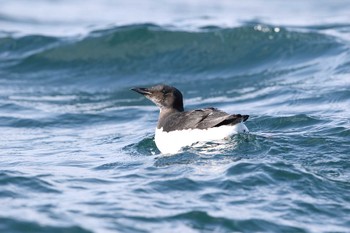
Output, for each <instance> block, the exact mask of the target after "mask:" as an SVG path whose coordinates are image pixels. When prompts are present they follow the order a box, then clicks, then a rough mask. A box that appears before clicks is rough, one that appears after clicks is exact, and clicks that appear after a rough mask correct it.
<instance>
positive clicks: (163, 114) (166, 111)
mask: <svg viewBox="0 0 350 233" xmlns="http://www.w3.org/2000/svg"><path fill="white" fill-rule="evenodd" d="M183 111H184V109H183V108H182V109H176V108H160V112H159V119H158V125H157V128H162V127H163V124H164V122H165V121H166V119H167V118H168V117H169V116H170V115H172V114H174V113H178V112H183Z"/></svg>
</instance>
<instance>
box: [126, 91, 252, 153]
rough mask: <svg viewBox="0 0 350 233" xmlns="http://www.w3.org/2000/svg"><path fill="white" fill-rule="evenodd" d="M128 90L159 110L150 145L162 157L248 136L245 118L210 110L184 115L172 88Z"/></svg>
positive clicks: (188, 112) (182, 107)
mask: <svg viewBox="0 0 350 233" xmlns="http://www.w3.org/2000/svg"><path fill="white" fill-rule="evenodd" d="M131 90H132V91H135V92H137V93H139V94H141V95H143V96H144V97H146V98H147V99H149V100H151V101H152V102H153V103H154V104H155V105H157V106H158V108H159V110H160V113H159V118H158V123H157V127H156V130H155V137H154V141H155V144H156V146H157V148H158V149H159V151H160V152H161V153H162V154H176V153H178V152H180V151H181V150H183V148H184V147H188V146H192V145H194V144H196V143H198V142H210V141H218V140H227V139H229V138H230V137H231V136H232V135H234V134H237V133H248V132H249V130H248V128H247V126H246V125H245V124H244V122H245V121H247V119H248V118H249V115H241V114H228V113H226V112H224V111H221V110H219V109H217V108H213V107H209V108H202V109H195V110H189V111H185V110H184V104H183V95H182V93H181V92H180V91H179V90H178V89H177V88H175V87H173V86H169V85H164V84H159V85H156V86H152V87H135V88H132V89H131Z"/></svg>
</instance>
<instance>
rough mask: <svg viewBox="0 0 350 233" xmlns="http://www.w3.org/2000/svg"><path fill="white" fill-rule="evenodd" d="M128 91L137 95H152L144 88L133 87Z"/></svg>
mask: <svg viewBox="0 0 350 233" xmlns="http://www.w3.org/2000/svg"><path fill="white" fill-rule="evenodd" d="M130 90H132V91H136V92H137V93H140V94H141V95H150V94H152V93H151V92H150V90H148V89H147V88H144V87H135V88H131V89H130Z"/></svg>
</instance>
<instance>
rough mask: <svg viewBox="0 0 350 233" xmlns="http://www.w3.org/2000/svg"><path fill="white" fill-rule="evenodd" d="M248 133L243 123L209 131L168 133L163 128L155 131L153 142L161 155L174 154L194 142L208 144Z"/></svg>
mask: <svg viewBox="0 0 350 233" xmlns="http://www.w3.org/2000/svg"><path fill="white" fill-rule="evenodd" d="M245 132H249V131H248V128H247V127H246V126H245V124H244V123H239V124H236V125H230V126H228V125H223V126H220V127H214V128H210V129H187V130H175V131H170V132H165V131H163V128H161V129H156V135H155V142H156V145H157V147H158V149H159V150H160V151H161V152H162V153H163V154H174V153H177V152H179V151H180V150H181V148H183V147H185V146H191V145H193V144H194V143H196V142H209V141H216V140H223V139H228V138H229V137H231V136H232V135H234V134H237V133H245Z"/></svg>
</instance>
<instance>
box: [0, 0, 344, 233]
mask: <svg viewBox="0 0 350 233" xmlns="http://www.w3.org/2000/svg"><path fill="white" fill-rule="evenodd" d="M2 2H3V3H5V2H6V1H2ZM8 2H9V1H8ZM14 2H16V1H14ZM17 2H18V1H17ZM59 2H60V1H59ZM311 2H312V1H311ZM334 2H335V3H334ZM334 2H333V3H332V4H333V5H332V4H331V3H329V4H330V5H329V8H327V6H324V5H323V6H322V9H323V11H321V12H323V13H324V12H326V13H327V12H328V13H329V14H333V12H334V10H335V9H338V10H339V11H340V12H343V11H341V10H344V7H346V6H348V8H347V9H348V10H350V7H349V6H350V5H349V4H348V5H347V4H344V2H346V1H343V2H342V3H343V5H341V6H342V7H339V8H334V6H336V4H339V3H340V2H339V1H334ZM62 4H63V3H62ZM67 4H68V3H67ZM167 4H168V7H169V8H171V4H174V3H171V2H168V3H167ZM182 4H184V3H182ZM227 4H228V3H227ZM256 4H258V2H256ZM305 4H306V3H305ZM334 4H335V5H334ZM175 5H176V4H175ZM307 5H308V4H307ZM316 5H317V4H316ZM308 6H309V5H308ZM332 6H333V7H332ZM70 7H71V6H70ZM76 7H80V5H79V4H78V5H76ZM203 7H205V6H203ZM309 7H311V8H312V7H313V6H312V5H311V6H309ZM3 9H7V8H3ZM264 9H270V10H271V12H274V11H273V8H272V9H271V8H268V7H265V8H264ZM320 9H321V8H320ZM328 9H329V11H327V10H328ZM216 10H217V11H218V12H220V9H216ZM216 10H215V9H213V11H216ZM221 10H222V9H221ZM158 13H159V12H158ZM180 13H181V10H179V14H180ZM187 14H189V15H191V14H192V13H191V12H190V13H187ZM240 14H242V13H240ZM250 14H251V12H250ZM276 14H277V13H276ZM320 14H321V13H320ZM0 15H1V14H0ZM3 15H5V13H3ZM14 15H15V14H14ZM16 17H17V16H16ZM47 17H49V16H47ZM62 17H63V16H62ZM225 17H226V18H229V17H230V15H228V14H226V15H225ZM232 17H233V16H232ZM247 17H250V19H251V20H250V21H243V22H240V23H239V24H238V25H231V26H223V25H221V24H219V23H217V24H212V23H208V24H207V25H205V24H206V23H205V22H206V21H205V19H206V18H204V21H201V24H204V25H199V26H198V24H197V23H196V21H195V19H193V21H192V22H193V24H192V25H195V26H193V27H194V29H193V28H192V29H189V28H188V27H185V26H179V25H176V26H174V25H175V24H176V23H174V24H169V25H162V24H160V23H157V22H156V23H139V22H135V23H129V24H124V25H118V26H108V27H101V28H103V29H91V30H90V31H89V33H87V34H76V35H63V34H61V35H53V34H51V35H50V33H47V31H46V29H40V28H39V29H38V30H39V31H36V32H31V33H28V31H27V30H26V27H24V26H23V25H22V24H21V21H20V20H19V21H14V20H10V19H9V17H4V16H3V17H0V22H1V20H2V21H3V22H7V23H8V24H6V25H7V26H8V25H10V26H11V25H17V27H19V28H21V27H22V28H23V32H22V33H14V32H12V31H11V30H8V28H6V30H3V31H2V32H1V34H0V109H1V110H0V137H1V141H0V152H1V154H0V164H1V168H0V201H1V209H0V232H350V230H349V229H350V217H349V216H350V195H349V191H350V160H349V156H350V146H349V141H350V120H349V119H350V118H349V116H350V110H349V108H350V24H348V22H347V21H345V20H344V19H343V18H336V19H335V21H334V22H328V23H327V22H325V21H320V22H321V23H319V24H316V23H314V22H313V21H310V24H307V22H308V21H307V19H308V18H307V17H305V15H302V16H301V18H298V19H295V20H296V23H295V24H298V23H299V22H300V21H303V20H304V21H305V22H306V23H305V22H304V24H303V25H300V24H299V26H298V25H294V24H293V23H286V24H283V23H281V24H278V23H276V22H278V20H279V18H278V17H277V18H272V20H266V21H267V22H265V21H263V20H257V19H256V18H258V17H257V16H256V17H254V15H252V14H251V15H249V16H247ZM286 17H288V16H286ZM303 17H304V18H303ZM200 19H202V18H200ZM288 19H289V22H293V20H294V19H292V18H288ZM313 19H314V20H316V21H317V20H321V19H319V18H317V19H316V18H313ZM298 20H299V21H298ZM282 21H283V20H282ZM9 22H10V23H9ZM174 22H175V21H174ZM186 22H187V21H186ZM268 22H271V23H268ZM283 22H284V21H283ZM28 24H35V22H31V21H29V22H28ZM38 24H39V23H38ZM50 24H55V22H50ZM292 24H293V25H292ZM4 25H5V24H4ZM57 25H60V24H59V23H57ZM44 26H45V25H44ZM46 26H50V25H46ZM8 27H9V26H8ZM61 27H63V28H64V26H62V25H61ZM40 30H42V31H41V33H40ZM158 83H167V84H170V85H174V86H176V87H178V88H179V89H180V90H182V91H183V94H184V96H185V105H186V107H187V108H188V109H192V108H200V107H208V106H213V107H218V108H220V109H223V110H225V111H227V112H232V113H242V114H249V115H250V116H251V117H250V119H249V121H248V122H247V126H248V128H249V129H250V131H251V134H250V135H237V136H234V137H233V139H232V142H230V143H228V144H227V145H225V146H224V147H222V146H218V145H214V144H212V143H208V144H206V145H204V146H203V147H200V148H187V149H186V150H185V151H184V152H182V153H179V154H176V155H173V156H166V157H165V156H162V155H161V154H159V151H158V150H157V148H156V146H155V144H154V141H153V137H154V129H155V125H156V121H157V116H158V110H157V108H156V107H155V106H153V105H152V104H151V103H150V102H148V101H147V100H145V99H144V98H142V97H140V96H139V95H137V94H135V93H132V92H131V91H129V89H130V88H131V87H135V86H150V85H153V84H158Z"/></svg>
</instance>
